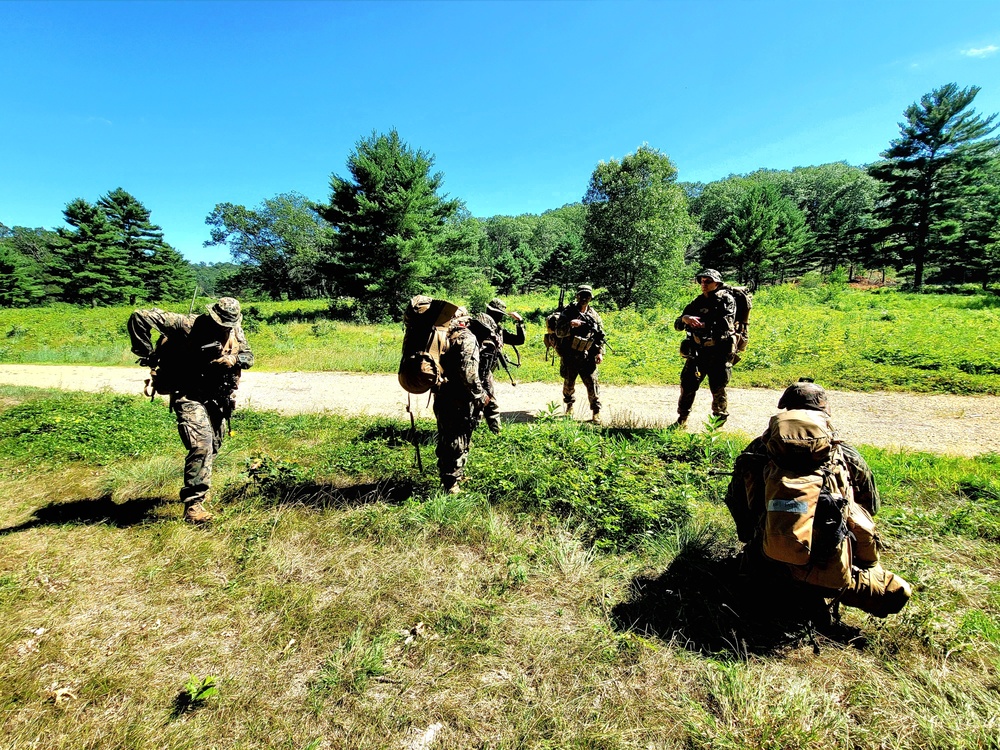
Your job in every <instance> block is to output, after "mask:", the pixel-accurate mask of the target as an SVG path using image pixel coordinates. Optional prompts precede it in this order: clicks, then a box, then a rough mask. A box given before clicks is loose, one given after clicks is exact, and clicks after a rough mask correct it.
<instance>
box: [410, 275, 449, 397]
mask: <svg viewBox="0 0 1000 750" xmlns="http://www.w3.org/2000/svg"><path fill="white" fill-rule="evenodd" d="M461 312H463V308H461V307H459V306H458V305H454V304H452V303H451V302H447V301H445V300H443V299H432V298H431V297H427V296H424V295H422V294H418V295H417V296H416V297H414V298H413V299H411V300H410V302H409V304H408V305H407V306H406V310H405V311H404V312H403V328H404V331H403V356H402V358H401V359H400V361H399V384H400V385H401V386H403V389H404V390H405V391H407V392H408V393H427V391H435V392H436V391H437V389H438V388H440V387H441V384H442V383H444V373H443V371H442V369H441V356H442V355H443V354H444V353H445V352H446V351H448V345H449V339H448V329H449V326H450V325H451V323H452V321H453V320H454V319H455V318H456V317H458V316H459V314H460V313H461Z"/></svg>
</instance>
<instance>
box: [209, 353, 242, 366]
mask: <svg viewBox="0 0 1000 750" xmlns="http://www.w3.org/2000/svg"><path fill="white" fill-rule="evenodd" d="M211 364H213V365H219V366H220V367H236V355H235V354H223V355H222V356H221V357H219V358H218V359H213V360H212V362H211Z"/></svg>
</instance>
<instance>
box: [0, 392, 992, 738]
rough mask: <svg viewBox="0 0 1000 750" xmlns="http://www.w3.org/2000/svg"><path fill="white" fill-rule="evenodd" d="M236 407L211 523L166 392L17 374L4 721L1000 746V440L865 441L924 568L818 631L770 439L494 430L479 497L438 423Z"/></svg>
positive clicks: (891, 545)
mask: <svg viewBox="0 0 1000 750" xmlns="http://www.w3.org/2000/svg"><path fill="white" fill-rule="evenodd" d="M57 418H58V419H57ZM76 419H80V420H83V421H89V420H93V421H95V422H97V423H99V424H101V423H104V424H106V427H107V429H103V430H96V429H95V430H91V429H87V428H85V427H84V426H83V422H82V421H81V422H79V423H75V422H74V420H76ZM236 419H237V422H238V424H237V433H236V436H235V437H233V438H232V439H230V440H228V441H227V443H226V445H225V446H224V447H223V450H222V453H221V454H220V455H219V458H218V462H217V472H216V476H215V478H214V482H213V486H214V489H215V493H216V497H217V500H216V501H215V502H214V507H215V510H216V511H217V517H216V520H215V521H214V522H213V523H212V525H211V526H209V527H207V528H194V527H191V526H189V525H186V524H184V523H183V522H182V521H180V507H179V503H177V502H176V501H175V497H176V492H177V489H178V488H179V473H178V474H174V475H171V474H170V472H169V471H168V470H167V469H166V464H167V462H174V465H175V466H176V467H177V468H178V469H179V467H180V464H181V462H182V458H183V450H182V448H181V446H180V442H179V440H178V439H177V436H176V429H175V427H174V424H173V420H172V418H171V416H170V415H169V413H168V412H167V410H166V409H165V408H164V407H163V405H162V404H161V403H159V402H157V403H149V402H148V401H144V400H142V399H139V398H126V397H118V396H111V395H81V396H77V395H73V396H65V395H61V394H53V393H48V392H41V391H33V390H31V389H13V388H2V389H0V421H2V425H0V434H2V435H4V436H5V437H4V438H3V439H2V442H0V536H2V537H3V546H2V547H0V650H2V651H3V653H4V655H5V658H4V659H3V660H2V661H0V706H2V711H3V714H2V716H3V730H4V731H3V733H2V736H0V747H5V748H7V747H9V748H15V747H31V746H38V747H43V746H44V747H46V748H78V747H95V748H96V747H129V748H140V749H141V748H159V747H171V748H194V747H218V748H242V747H269V748H289V749H295V750H298V749H299V748H306V747H309V748H313V750H316V749H318V748H341V747H352V748H355V747H356V748H385V747H407V746H415V745H413V744H412V743H413V742H415V741H416V740H415V738H419V737H420V736H423V735H424V733H425V732H427V731H429V729H430V728H431V727H433V726H435V725H438V724H440V725H441V726H440V732H439V734H438V735H437V737H438V738H437V742H436V744H437V745H438V746H441V747H449V748H521V747H524V748H568V747H579V748H585V747H590V748H597V747H600V748H636V749H638V748H643V749H645V748H694V747H713V748H714V747H728V748H743V747H770V748H829V747H851V748H863V749H867V748H926V747H936V748H970V749H971V748H987V747H995V746H996V738H997V737H998V736H1000V723H998V718H997V717H998V716H1000V697H998V692H997V689H996V685H997V683H996V674H997V670H998V668H1000V574H998V570H1000V554H998V550H1000V541H998V538H997V536H996V525H995V519H996V517H997V490H998V483H1000V460H998V458H997V456H995V455H987V456H982V457H979V458H975V459H963V458H954V457H940V456H934V455H930V454H914V453H901V452H889V451H880V450H875V449H871V448H867V447H864V446H862V453H863V454H864V455H865V457H866V459H867V460H868V462H869V463H870V464H871V466H872V468H873V469H874V471H875V474H876V476H877V477H878V479H879V482H880V486H881V489H882V496H883V507H882V510H881V512H880V513H879V516H878V520H879V523H880V527H881V531H882V535H883V537H884V539H885V541H886V550H885V551H884V559H885V564H886V566H887V567H888V568H890V569H892V570H895V571H897V572H899V573H900V574H902V575H903V576H904V577H906V578H907V579H908V580H910V581H912V582H913V583H914V585H915V589H916V593H915V595H914V598H913V600H911V602H910V603H909V604H908V605H907V607H906V608H905V609H904V610H903V612H901V613H900V614H899V615H896V616H893V617H890V618H888V619H886V620H876V619H873V618H870V617H868V616H867V615H863V614H861V613H858V612H856V611H850V610H846V611H845V625H846V626H847V630H848V631H849V632H850V633H851V634H853V635H852V637H850V638H847V637H840V636H836V635H829V636H815V641H816V646H817V647H818V653H817V652H816V651H815V650H814V648H813V644H812V643H811V642H810V640H809V637H808V633H807V632H806V631H804V630H802V629H801V628H799V627H798V626H797V625H796V622H795V621H794V620H787V621H786V620H781V619H780V618H776V617H775V616H774V612H773V611H772V610H771V608H770V607H771V604H773V600H767V599H766V598H765V599H762V600H757V599H755V595H752V588H749V587H748V586H747V581H746V580H745V579H744V578H741V577H740V573H739V568H738V565H736V563H735V559H734V558H733V556H732V555H733V553H734V551H735V548H736V541H735V538H734V536H735V535H734V530H733V528H732V524H731V522H730V520H729V516H728V512H727V511H726V510H725V507H724V506H723V504H722V502H721V496H722V494H723V493H724V490H725V486H726V482H727V481H728V478H727V477H726V476H725V475H724V474H722V473H717V472H723V471H725V469H726V468H727V466H728V465H729V463H730V462H731V458H732V456H733V455H734V454H735V453H736V452H738V451H739V450H740V449H741V448H742V447H743V444H744V443H745V442H746V440H745V439H743V438H741V437H739V436H734V435H731V434H728V433H719V432H717V431H713V430H709V431H708V432H707V433H706V434H704V435H702V434H699V435H687V434H683V433H681V434H677V433H669V432H664V431H657V430H640V429H605V430H593V429H591V428H590V427H589V426H587V425H581V424H576V423H571V422H565V421H562V420H559V419H556V418H555V417H554V416H551V415H550V417H549V418H548V419H544V418H543V419H542V420H541V421H538V422H536V423H533V424H511V425H507V426H505V430H504V433H503V434H502V435H500V436H493V435H492V434H490V433H489V432H487V431H486V430H485V429H482V430H479V431H477V432H476V434H475V436H474V438H473V441H474V446H473V450H472V455H471V460H470V463H469V466H468V468H469V475H470V480H469V482H468V483H467V485H466V489H465V491H464V492H463V493H462V494H460V495H458V496H452V495H446V494H443V493H440V492H438V491H437V489H436V484H437V483H436V477H435V476H434V471H433V468H432V467H431V466H427V468H426V471H425V472H424V473H422V474H421V473H420V472H418V471H417V469H416V468H415V466H414V464H413V447H412V445H411V444H410V443H409V442H408V440H409V439H410V438H412V437H414V436H413V435H412V434H411V431H410V428H409V425H408V424H403V423H401V422H395V421H392V420H387V419H377V418H359V419H343V418H339V417H335V416H330V415H307V416H301V417H281V416H278V415H275V414H271V413H260V412H242V413H238V414H237V417H236ZM106 420H110V421H106ZM67 423H68V424H70V425H74V424H75V425H76V426H75V427H72V428H71V429H72V430H73V431H72V432H71V433H68V434H67V435H63V436H60V434H59V428H58V427H55V428H54V429H53V428H48V427H47V428H45V429H34V428H33V427H34V426H37V425H42V424H44V425H50V426H53V425H54V426H58V425H63V424H67ZM416 438H417V440H418V441H420V442H421V444H422V448H423V450H424V451H425V459H426V460H427V462H428V464H432V457H431V455H430V454H431V445H432V442H433V428H432V425H431V424H430V423H426V422H424V423H419V424H418V427H417V431H416ZM754 601H757V602H758V604H757V610H755V611H756V612H757V614H756V616H754V617H752V618H751V617H747V614H748V612H750V611H753V610H748V609H746V608H745V607H744V606H742V605H747V604H753V603H754ZM734 607H735V609H734ZM769 613H770V614H769ZM205 675H211V677H204V676H205ZM181 686H184V687H183V689H182V690H181V692H180V693H178V689H179V688H180V687H181ZM216 686H218V689H217V692H214V691H215V689H216Z"/></svg>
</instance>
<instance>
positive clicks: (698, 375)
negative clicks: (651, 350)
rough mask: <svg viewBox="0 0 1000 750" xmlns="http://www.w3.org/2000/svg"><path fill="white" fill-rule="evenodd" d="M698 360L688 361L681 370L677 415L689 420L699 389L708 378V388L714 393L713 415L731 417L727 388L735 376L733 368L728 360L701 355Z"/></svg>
mask: <svg viewBox="0 0 1000 750" xmlns="http://www.w3.org/2000/svg"><path fill="white" fill-rule="evenodd" d="M702 351H704V350H702ZM699 355H700V356H699V357H698V358H697V359H694V358H692V359H688V360H687V361H686V362H685V363H684V369H682V370H681V396H680V398H679V399H678V400H677V414H678V416H679V417H680V418H681V419H687V417H688V414H690V413H691V407H692V406H693V405H694V397H695V396H696V395H697V394H698V387H699V386H700V385H701V383H702V381H703V380H704V379H705V378H706V376H707V377H708V388H709V390H711V391H712V414H713V416H717V417H728V416H729V398H728V397H727V396H726V386H727V385H729V379H730V377H732V374H733V366H732V365H731V364H730V363H729V360H728V359H727V358H723V357H716V358H712V357H708V356H704V355H703V354H701V353H699Z"/></svg>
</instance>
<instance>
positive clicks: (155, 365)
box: [143, 328, 240, 397]
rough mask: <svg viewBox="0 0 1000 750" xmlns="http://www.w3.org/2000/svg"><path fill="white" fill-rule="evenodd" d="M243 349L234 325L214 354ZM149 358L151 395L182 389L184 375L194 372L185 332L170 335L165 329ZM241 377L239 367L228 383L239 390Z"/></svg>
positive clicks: (225, 353)
mask: <svg viewBox="0 0 1000 750" xmlns="http://www.w3.org/2000/svg"><path fill="white" fill-rule="evenodd" d="M239 349H240V342H239V340H238V339H237V337H236V329H235V328H233V329H230V332H229V338H227V339H226V341H225V343H224V344H222V346H221V348H220V349H219V350H218V352H217V353H216V352H213V354H212V356H213V357H215V356H219V357H221V356H223V355H227V354H236V353H237V352H239ZM146 360H147V362H148V363H149V377H148V378H147V379H146V385H145V387H144V388H143V392H144V393H145V394H146V395H147V396H150V397H152V396H154V395H155V394H157V393H158V394H160V395H162V396H169V395H170V394H171V393H173V392H175V391H178V390H180V389H181V387H182V386H183V380H182V379H183V378H184V377H189V376H190V374H191V372H190V370H191V363H190V362H185V350H184V337H183V336H182V335H174V336H167V335H166V334H162V333H161V334H160V338H159V339H157V341H156V344H154V345H153V351H152V353H151V354H150V355H149V357H147V358H146ZM239 378H240V374H239V370H238V369H237V370H235V371H234V372H233V373H231V374H230V378H229V380H231V381H232V382H230V383H229V384H228V386H229V388H228V390H232V391H235V390H236V388H237V387H238V386H239Z"/></svg>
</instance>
